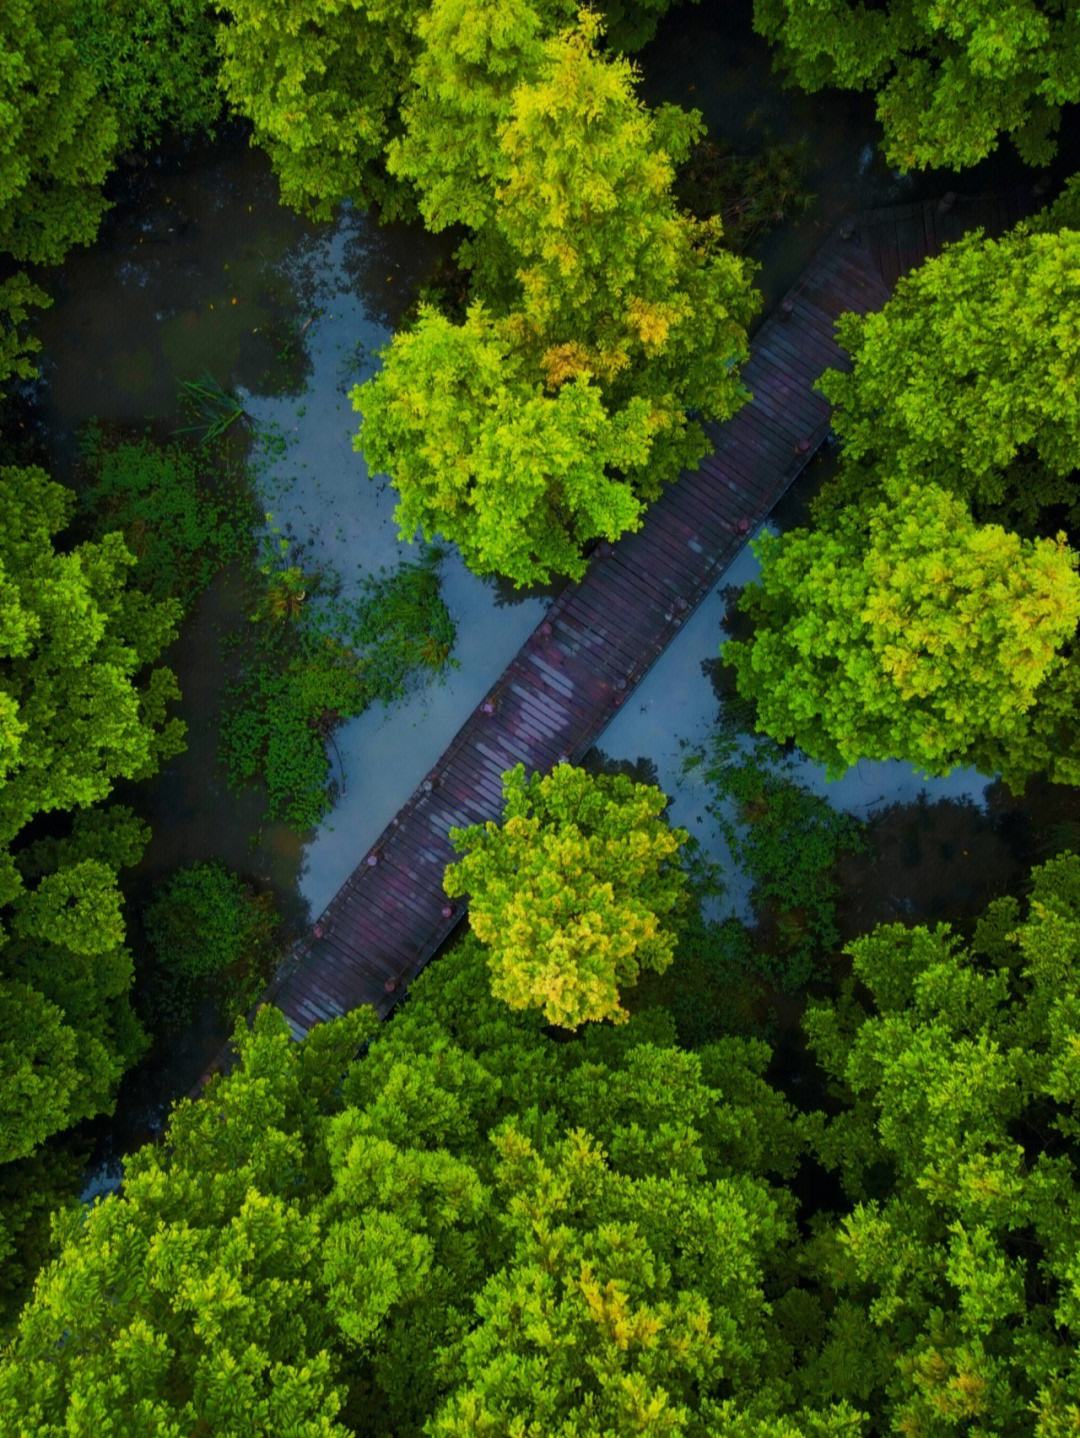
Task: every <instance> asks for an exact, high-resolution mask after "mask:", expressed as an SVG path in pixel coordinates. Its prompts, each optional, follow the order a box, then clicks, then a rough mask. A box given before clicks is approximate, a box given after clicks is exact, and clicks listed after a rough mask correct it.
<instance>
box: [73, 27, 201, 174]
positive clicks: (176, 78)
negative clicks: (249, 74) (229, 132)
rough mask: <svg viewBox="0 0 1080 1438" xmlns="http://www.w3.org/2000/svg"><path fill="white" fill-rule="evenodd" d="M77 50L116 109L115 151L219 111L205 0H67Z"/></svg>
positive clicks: (190, 127) (192, 126)
mask: <svg viewBox="0 0 1080 1438" xmlns="http://www.w3.org/2000/svg"><path fill="white" fill-rule="evenodd" d="M71 4H72V28H73V33H74V34H75V36H76V42H77V45H78V50H79V54H80V56H81V57H82V59H83V60H84V61H85V62H86V63H87V64H88V65H89V66H90V68H91V69H92V70H93V72H94V74H95V75H96V77H97V81H98V85H99V87H100V90H101V93H102V94H103V96H104V97H105V99H106V100H107V101H108V103H109V105H110V106H111V107H112V109H113V110H114V111H115V113H116V119H117V127H118V132H117V139H116V145H117V149H119V150H127V149H130V148H132V147H133V146H135V145H147V144H149V143H151V142H153V141H154V140H156V139H157V138H158V136H159V135H160V133H161V131H162V130H163V129H165V128H166V127H167V126H168V127H172V128H174V129H177V130H181V131H198V130H209V129H212V127H213V125H214V122H215V121H216V120H217V118H218V116H219V115H220V114H221V106H222V97H221V90H220V89H219V87H218V84H217V68H218V62H217V56H216V54H215V48H214V47H215V37H216V34H217V29H218V20H217V17H216V15H215V14H214V9H213V0H71Z"/></svg>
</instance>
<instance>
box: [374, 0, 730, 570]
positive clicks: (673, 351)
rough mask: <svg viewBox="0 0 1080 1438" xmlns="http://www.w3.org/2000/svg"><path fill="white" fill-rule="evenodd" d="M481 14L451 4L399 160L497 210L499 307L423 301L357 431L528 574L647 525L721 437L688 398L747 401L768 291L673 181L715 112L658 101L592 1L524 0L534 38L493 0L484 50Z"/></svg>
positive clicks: (445, 194)
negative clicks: (577, 7)
mask: <svg viewBox="0 0 1080 1438" xmlns="http://www.w3.org/2000/svg"><path fill="white" fill-rule="evenodd" d="M466 18H467V17H466V16H465V15H460V14H459V12H457V11H454V12H453V14H452V15H451V14H450V13H448V12H447V11H446V10H445V9H439V10H437V11H435V12H433V14H432V17H431V20H430V22H429V24H428V30H429V31H431V33H432V34H434V29H433V27H434V25H435V22H436V20H438V22H439V25H440V27H441V29H440V31H439V34H440V35H441V34H443V33H445V44H442V45H441V46H440V48H439V50H438V51H437V52H436V51H433V52H431V53H430V54H428V55H427V56H426V57H425V59H424V61H423V71H422V73H423V76H424V86H423V88H422V89H421V91H420V92H419V94H418V96H417V97H416V98H415V101H414V106H413V108H412V109H411V110H409V111H407V124H409V125H410V126H411V127H412V128H411V129H410V131H409V134H408V135H407V137H406V139H405V140H404V141H403V142H402V144H401V145H400V146H398V147H397V149H395V150H393V151H392V158H391V166H392V167H397V168H398V169H400V170H401V172H402V173H409V174H412V175H415V176H416V177H417V179H418V181H419V182H420V183H421V185H424V184H429V183H432V182H433V177H434V175H435V174H436V172H441V173H442V174H443V177H444V180H445V183H442V182H436V183H435V188H434V189H433V190H432V191H431V194H430V202H429V200H428V199H425V201H424V204H425V205H427V207H428V213H430V215H431V216H432V217H433V218H434V219H435V220H436V222H437V223H439V224H443V223H448V222H449V221H450V220H451V219H463V218H469V219H470V220H471V221H472V222H474V223H477V224H478V225H479V229H478V230H477V232H476V233H475V235H474V236H473V238H471V239H470V240H469V241H467V242H466V243H465V244H464V245H463V246H462V247H461V249H460V250H459V252H458V253H459V257H460V258H461V259H462V260H463V261H464V262H465V263H466V264H467V265H469V266H470V267H472V268H473V270H474V274H473V284H474V290H475V292H477V293H478V294H479V295H480V296H482V299H483V305H484V308H483V309H479V308H477V307H476V306H474V307H473V310H472V311H471V312H470V314H469V316H468V318H467V320H466V322H465V323H464V324H461V325H452V324H450V323H449V321H447V320H445V318H441V317H439V316H436V315H434V314H432V313H431V312H430V311H429V310H426V309H422V310H421V312H420V318H419V320H418V323H417V325H416V326H415V328H414V331H413V332H411V333H409V332H402V333H399V334H398V335H396V336H395V337H394V340H393V342H392V344H391V345H390V346H389V348H388V349H387V350H386V351H385V353H384V360H385V368H384V371H383V373H381V374H379V375H377V376H375V377H374V378H373V379H372V380H370V381H368V382H367V383H366V384H364V385H361V386H358V387H357V388H356V389H355V390H354V391H353V394H352V399H353V403H354V405H355V407H356V408H357V409H360V410H362V411H363V413H364V416H365V423H364V428H363V430H362V431H361V434H360V435H359V436H358V441H357V442H358V446H362V447H363V449H364V451H365V453H366V455H367V458H368V462H369V464H370V466H371V467H372V468H375V469H383V470H385V471H386V473H388V474H389V475H390V478H391V480H392V482H393V483H394V485H395V487H396V488H397V489H398V490H399V492H400V493H401V495H402V501H403V502H402V506H401V509H400V510H399V515H398V518H399V522H400V523H401V527H402V535H403V537H406V536H408V535H410V534H411V533H413V532H414V531H415V529H416V527H417V526H420V527H422V528H423V531H424V533H425V535H427V536H430V535H431V534H434V533H440V534H443V535H445V536H446V537H447V538H451V539H454V540H455V541H456V542H457V543H459V544H460V545H461V546H462V551H463V554H464V556H465V559H466V562H467V563H468V564H469V565H470V566H471V567H472V568H474V569H476V570H477V571H478V572H479V573H487V572H491V571H492V570H494V571H496V572H498V573H500V574H503V575H505V576H507V577H508V578H510V579H512V580H513V581H514V582H515V583H518V584H527V583H531V582H535V581H537V580H544V579H546V578H548V577H549V576H550V575H551V574H552V573H556V574H568V575H571V576H572V577H574V578H577V577H580V574H581V573H582V572H583V570H584V559H583V556H582V553H581V546H582V544H583V543H584V542H586V541H587V540H588V539H589V538H592V537H595V536H598V535H601V534H603V535H605V536H607V537H609V538H614V537H616V536H617V535H618V534H620V533H623V532H624V531H625V530H627V529H630V528H634V527H636V523H635V522H636V520H637V518H638V515H639V513H640V503H641V501H649V500H652V499H655V498H656V497H657V495H658V494H659V493H660V491H661V488H662V486H663V484H664V483H665V482H667V481H669V480H671V479H673V478H675V476H676V475H678V473H679V472H680V471H681V470H682V469H683V468H684V467H685V466H687V465H693V464H695V463H696V462H697V460H698V459H699V458H700V457H701V455H702V454H704V453H705V452H706V450H707V448H708V444H707V442H706V440H705V437H704V432H703V431H702V429H701V426H700V424H699V423H697V421H696V420H693V421H691V420H689V419H688V417H687V411H688V410H696V411H699V412H700V413H701V414H702V415H703V416H705V417H707V418H712V419H726V418H728V417H730V415H731V414H733V413H734V412H735V410H736V409H737V408H738V407H739V405H740V404H741V403H742V402H743V401H744V400H745V399H746V397H747V396H746V391H745V389H744V388H743V386H742V385H741V383H740V381H739V378H738V365H739V364H740V362H741V361H742V360H744V359H745V358H746V355H747V352H748V350H747V340H746V333H745V325H746V324H747V323H748V322H749V320H750V318H751V317H752V315H753V313H754V309H755V303H756V296H755V294H754V292H753V291H752V290H751V289H750V287H749V270H748V267H747V266H746V265H745V263H744V262H743V261H741V260H739V259H737V258H736V257H735V256H734V255H731V254H729V253H726V252H725V251H723V250H722V249H721V248H720V245H719V240H720V230H719V224H718V222H715V221H711V222H700V223H699V222H698V221H696V220H694V219H692V218H691V217H690V216H688V215H685V214H682V213H680V212H679V211H678V210H677V208H676V205H675V201H674V198H673V196H672V194H671V183H672V180H673V178H674V161H675V160H677V159H679V158H681V157H683V156H685V154H686V152H687V149H688V147H689V145H690V143H691V141H692V139H693V138H694V137H695V136H696V135H697V134H698V133H699V132H700V129H701V123H700V118H701V117H700V115H698V114H697V113H696V112H695V113H693V114H690V115H687V114H685V113H684V112H683V111H681V110H679V109H678V108H677V107H675V106H670V105H668V106H664V107H662V109H661V110H660V111H658V112H656V113H655V114H651V113H650V112H649V111H648V110H647V109H646V107H645V106H644V105H643V104H642V103H641V102H640V101H639V100H638V98H637V96H636V95H635V93H634V86H635V83H636V78H637V76H636V72H635V71H634V70H633V68H632V67H631V66H630V65H629V63H628V62H626V61H625V60H621V59H612V58H611V57H610V56H606V55H603V54H601V53H600V52H599V49H598V44H599V35H600V21H599V20H598V18H597V17H596V16H595V15H593V14H591V13H589V12H585V11H583V12H582V13H581V15H580V17H579V20H578V23H577V25H576V26H574V27H570V28H568V29H565V30H564V31H563V32H561V33H560V34H559V35H557V36H556V37H554V38H553V39H549V40H546V41H544V42H543V44H540V41H539V38H538V34H539V32H540V29H541V28H542V27H540V25H539V22H538V21H537V22H536V23H535V24H533V23H530V21H529V18H528V14H521V15H517V16H516V23H517V24H518V25H519V26H520V32H521V37H522V38H521V49H520V52H519V53H518V52H515V50H514V47H513V45H512V44H510V43H509V42H508V41H506V32H505V25H504V24H503V23H502V22H503V21H504V20H505V17H503V16H502V13H501V12H498V11H497V12H495V13H494V14H489V13H488V12H487V11H485V12H482V15H481V19H482V22H483V23H482V25H481V27H480V30H479V34H478V36H477V37H476V43H477V48H476V50H475V51H473V50H472V49H471V48H470V46H471V42H472V40H473V38H474V37H473V36H472V34H471V32H466V30H465V24H466ZM455 26H456V27H457V29H455ZM487 34H493V35H495V36H497V37H498V38H499V42H500V45H501V44H503V43H504V42H505V49H502V48H498V47H497V46H496V45H495V43H494V40H492V41H491V42H490V43H488V42H486V41H485V40H484V36H485V35H487ZM455 35H457V36H459V37H460V38H457V39H455ZM474 55H475V56H478V58H473V57H474ZM474 72H479V79H478V82H477V84H476V87H475V88H474V89H469V90H468V91H467V92H466V91H465V90H463V88H462V87H463V86H464V85H465V83H466V81H467V80H468V79H469V77H470V75H471V74H473V73H474ZM518 75H520V78H518V79H517V83H515V84H514V85H513V88H511V82H512V80H514V78H515V76H518ZM432 127H434V128H432ZM459 133H460V135H461V137H462V153H463V155H464V159H463V161H462V163H461V165H460V166H458V165H456V164H455V166H452V167H451V169H449V170H447V169H446V158H445V156H446V151H447V149H448V148H456V145H452V143H451V139H450V137H451V135H455V136H456V135H457V134H459ZM495 141H497V144H496V143H495ZM465 169H468V170H469V171H470V173H471V175H472V178H471V179H466V178H464V170H465ZM459 175H460V176H461V183H460V184H459V183H458V178H459ZM504 377H505V378H504ZM507 381H512V382H513V383H512V384H511V383H508V382H507ZM463 500H465V501H466V502H467V503H468V505H469V506H470V511H469V512H468V513H467V514H466V513H465V512H464V511H463V509H462V501H463Z"/></svg>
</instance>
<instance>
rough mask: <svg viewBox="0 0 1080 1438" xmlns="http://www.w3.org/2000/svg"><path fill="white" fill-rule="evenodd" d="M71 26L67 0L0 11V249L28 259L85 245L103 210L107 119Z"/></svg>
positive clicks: (15, 2) (30, 1)
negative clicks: (0, 57)
mask: <svg viewBox="0 0 1080 1438" xmlns="http://www.w3.org/2000/svg"><path fill="white" fill-rule="evenodd" d="M75 27H76V15H75V11H74V9H73V7H72V4H71V3H70V0H58V3H57V4H52V3H44V0H5V4H4V6H3V7H2V9H0V55H2V56H3V65H2V66H0V252H4V253H7V254H9V255H11V256H13V257H14V258H15V259H16V260H18V261H22V262H28V263H31V264H57V263H59V261H60V260H62V259H63V257H64V255H65V254H66V253H67V251H68V250H69V249H70V248H71V247H72V245H85V244H89V243H90V241H91V240H93V238H94V236H95V235H96V234H97V230H98V224H99V222H100V220H101V216H102V214H103V213H104V211H105V198H104V195H103V194H102V191H101V182H102V180H104V178H105V176H106V174H107V173H108V171H109V169H110V167H111V164H112V159H113V155H114V153H115V149H116V137H117V122H116V116H115V114H114V112H113V111H112V109H111V107H110V106H109V104H108V102H107V101H106V100H105V98H104V97H103V96H102V95H101V93H100V90H99V85H98V78H97V76H96V75H95V73H94V71H93V69H92V68H91V67H90V65H89V64H87V62H86V61H85V59H84V58H83V56H82V54H81V52H80V49H79V45H78V42H77V36H76V33H75ZM33 302H34V303H40V301H39V300H36V299H35V300H34V301H33Z"/></svg>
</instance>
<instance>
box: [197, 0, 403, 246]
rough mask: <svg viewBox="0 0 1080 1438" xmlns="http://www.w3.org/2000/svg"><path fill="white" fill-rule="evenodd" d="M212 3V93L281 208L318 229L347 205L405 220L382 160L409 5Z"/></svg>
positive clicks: (303, 0) (392, 130)
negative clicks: (240, 127)
mask: <svg viewBox="0 0 1080 1438" xmlns="http://www.w3.org/2000/svg"><path fill="white" fill-rule="evenodd" d="M215 3H217V8H218V10H219V12H220V13H222V14H223V15H225V16H227V17H228V23H227V24H225V25H223V26H222V27H221V29H220V31H219V32H218V34H219V38H218V43H219V46H220V50H221V57H222V60H221V84H222V87H223V88H224V90H225V94H226V96H227V97H228V99H229V101H230V103H231V104H232V105H233V106H235V108H236V109H237V110H239V111H240V113H241V114H243V115H247V116H248V117H249V118H250V119H251V120H252V122H253V123H254V126H255V133H254V136H253V141H254V143H256V144H258V145H261V146H262V147H263V148H264V149H265V150H267V151H268V152H269V155H270V158H271V160H272V161H273V163H274V169H275V171H276V173H277V176H278V179H279V181H280V183H281V195H282V199H283V200H284V201H285V203H286V204H288V205H292V206H294V207H295V208H296V209H298V210H303V211H305V212H306V213H308V214H309V215H311V216H312V218H314V219H319V220H328V219H330V217H331V215H332V214H333V211H334V206H335V205H337V204H338V203H339V202H340V201H341V200H344V199H351V200H353V201H354V202H355V203H356V204H357V205H359V206H361V207H363V208H366V207H367V206H369V205H371V204H377V205H379V206H380V208H381V210H382V213H383V216H384V218H387V219H389V218H392V217H393V216H396V215H399V214H402V213H406V214H407V213H408V212H409V210H410V209H411V206H412V203H413V202H412V198H411V195H410V192H409V190H408V189H407V188H405V187H403V186H401V185H400V184H397V183H395V182H394V181H392V180H388V179H387V176H386V173H385V170H384V169H383V166H382V160H383V150H384V147H385V145H386V144H387V142H388V141H389V140H390V139H391V138H392V137H393V136H394V135H395V134H396V133H397V131H398V128H399V123H400V122H399V121H398V118H397V110H398V105H399V101H400V97H401V94H402V91H403V89H404V87H405V84H406V81H407V79H408V76H409V73H410V68H411V65H412V62H413V59H414V56H415V53H416V48H417V46H416V39H415V35H414V29H415V25H416V21H417V18H418V16H419V15H420V14H421V13H422V9H423V7H422V6H421V5H420V3H419V0H381V3H378V4H361V3H360V0H287V3H285V4H282V3H276V0H275V3H274V4H272V5H267V4H266V3H264V0H228V3H218V0H215Z"/></svg>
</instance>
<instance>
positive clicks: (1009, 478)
mask: <svg viewBox="0 0 1080 1438" xmlns="http://www.w3.org/2000/svg"><path fill="white" fill-rule="evenodd" d="M836 335H837V339H838V340H839V342H840V344H841V345H843V346H844V348H845V349H846V350H848V351H849V353H850V354H851V357H852V360H853V368H852V370H851V372H850V373H848V374H842V373H840V372H839V371H837V370H827V371H826V372H825V374H824V375H822V377H821V380H820V381H819V388H820V389H821V390H822V392H823V393H824V394H825V395H826V396H827V397H828V399H829V400H830V401H831V402H832V404H833V406H834V411H833V427H834V429H835V430H836V433H837V435H838V436H839V437H840V439H841V440H842V442H843V446H844V459H845V465H844V469H843V470H842V471H841V474H840V476H839V478H838V480H837V482H836V483H835V484H833V485H832V486H830V488H829V491H828V492H827V494H826V496H825V503H824V504H822V505H819V506H818V512H819V513H822V514H824V513H825V512H826V510H827V508H828V507H831V506H833V505H835V504H836V503H837V502H840V503H843V502H852V501H857V502H860V503H862V502H864V500H865V498H866V496H867V494H868V492H872V489H873V486H874V484H875V483H877V482H880V481H879V479H878V476H880V475H883V474H884V475H889V476H891V477H893V478H905V479H914V480H922V479H923V478H924V477H932V478H933V479H934V482H935V483H937V484H940V485H942V486H943V487H944V488H945V489H948V490H950V491H951V492H952V493H953V494H955V495H957V496H958V497H959V498H960V499H962V500H964V501H965V502H966V503H967V504H970V505H971V506H972V508H973V509H974V511H975V513H976V514H977V515H978V517H979V518H983V519H985V518H995V519H998V518H1006V517H1007V519H1008V521H1009V523H1010V524H1016V525H1019V526H1022V528H1023V530H1024V532H1025V533H1032V532H1037V531H1038V527H1039V518H1040V511H1044V510H1046V509H1051V508H1055V507H1059V506H1065V508H1066V511H1067V513H1068V522H1069V525H1070V527H1071V526H1072V525H1074V524H1076V523H1077V522H1080V503H1078V500H1077V493H1076V484H1075V481H1074V480H1073V478H1072V476H1073V473H1074V471H1075V470H1076V468H1077V467H1078V466H1080V392H1078V388H1077V373H1076V370H1077V362H1078V360H1080V231H1078V230H1075V229H1069V228H1057V229H1052V230H1047V231H1045V232H1038V233H1027V232H1026V231H1025V230H1024V229H1023V228H1022V227H1021V228H1020V229H1019V230H1017V231H1014V232H1013V233H1011V234H1008V235H1006V236H1005V237H1004V238H1003V239H1001V240H987V239H984V238H983V237H982V235H981V233H979V232H976V233H975V234H972V235H967V236H965V237H964V239H963V240H961V241H960V242H959V243H958V244H955V245H949V246H948V247H947V248H946V249H945V251H944V252H943V253H942V254H940V255H938V256H937V257H936V258H934V259H932V260H928V261H927V262H926V263H925V264H924V265H921V266H920V267H919V268H918V269H917V270H915V271H914V273H912V274H911V275H908V276H907V277H906V278H905V279H902V280H900V282H899V283H898V285H897V286H896V290H895V292H894V294H893V296H892V298H891V299H890V300H889V302H888V304H886V306H885V307H884V309H882V310H879V311H878V312H877V313H875V314H871V315H865V316H863V315H851V314H849V315H844V316H842V318H841V319H840V320H839V321H838V322H837V326H836ZM1059 513H1060V510H1059Z"/></svg>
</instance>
